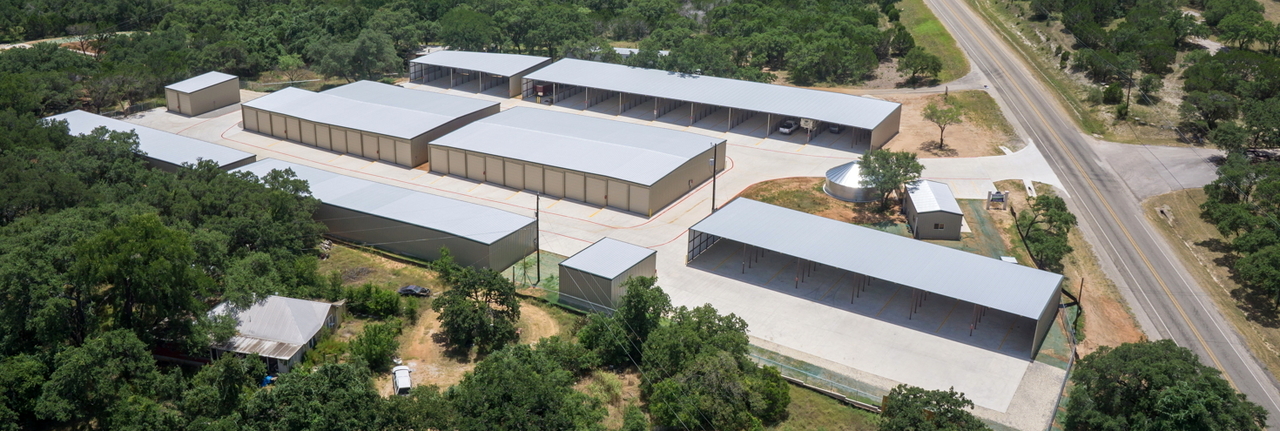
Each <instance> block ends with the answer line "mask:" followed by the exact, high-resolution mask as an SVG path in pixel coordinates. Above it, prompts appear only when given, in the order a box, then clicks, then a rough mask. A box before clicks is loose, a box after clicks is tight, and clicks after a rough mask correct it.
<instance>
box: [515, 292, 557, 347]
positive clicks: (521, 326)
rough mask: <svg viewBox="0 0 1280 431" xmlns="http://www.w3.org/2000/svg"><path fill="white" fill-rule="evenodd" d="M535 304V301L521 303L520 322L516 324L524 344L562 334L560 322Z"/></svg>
mask: <svg viewBox="0 0 1280 431" xmlns="http://www.w3.org/2000/svg"><path fill="white" fill-rule="evenodd" d="M535 304H536V303H535V302H533V301H524V302H523V303H521V304H520V322H519V323H517V324H516V330H518V331H520V342H521V343H524V344H533V343H537V342H538V340H541V339H543V338H545V337H550V336H552V335H559V334H560V322H559V321H557V320H556V319H555V318H554V317H552V316H551V313H548V312H547V310H545V309H543V308H542V306H539V305H535Z"/></svg>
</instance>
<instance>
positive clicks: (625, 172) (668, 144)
mask: <svg viewBox="0 0 1280 431" xmlns="http://www.w3.org/2000/svg"><path fill="white" fill-rule="evenodd" d="M725 148H726V147H725V140H724V138H713V137H709V136H705V135H699V134H696V133H689V132H681V131H676V130H670V129H664V128H659V127H652V126H644V125H639V124H632V123H624V122H620V121H614V120H607V119H602V118H593V117H586V116H582V115H575V114H569V113H564V112H555V111H549V110H545V109H537V108H512V109H508V110H506V111H503V112H502V113H500V114H497V115H494V116H491V117H487V118H485V119H483V120H479V121H476V122H474V123H471V124H470V125H467V126H465V127H463V128H461V129H458V131H456V132H453V133H450V134H448V135H445V136H444V137H442V138H439V139H436V140H434V141H431V171H432V172H437V173H441V174H452V175H457V176H460V177H465V178H470V179H473V180H476V181H485V182H491V183H495V184H499V185H502V186H506V187H511V188H513V189H516V190H531V191H534V192H538V193H545V194H547V195H551V196H556V197H565V198H569V199H573V200H577V201H582V202H586V203H588V204H592V205H599V206H608V207H613V208H617V209H621V210H624V211H631V212H634V213H637V214H642V215H646V216H652V215H653V214H654V213H656V212H658V211H659V210H661V209H662V208H664V207H666V206H667V205H668V204H670V203H671V202H674V201H675V200H676V199H679V198H680V197H681V196H684V194H685V193H688V192H689V191H690V190H692V189H693V188H694V187H697V186H698V185H700V184H702V183H703V182H704V181H706V180H708V179H710V178H711V170H712V159H714V160H715V163H714V165H715V166H714V167H715V169H716V171H717V172H719V171H723V170H724V166H725V163H724V160H725V159H724V157H725Z"/></svg>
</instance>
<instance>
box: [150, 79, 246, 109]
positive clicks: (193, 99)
mask: <svg viewBox="0 0 1280 431" xmlns="http://www.w3.org/2000/svg"><path fill="white" fill-rule="evenodd" d="M164 99H165V102H166V103H167V104H168V105H169V110H170V111H174V112H181V113H183V114H186V115H190V116H196V115H200V114H203V113H206V112H209V111H212V110H214V109H218V108H221V107H223V106H229V105H234V104H237V103H240V82H239V80H238V79H236V77H235V75H228V74H225V73H221V72H209V73H206V74H204V75H200V76H197V77H195V78H191V79H188V80H186V81H181V82H178V83H175V84H171V85H169V86H168V87H165V88H164Z"/></svg>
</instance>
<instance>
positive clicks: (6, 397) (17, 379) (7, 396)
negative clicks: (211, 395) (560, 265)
mask: <svg viewBox="0 0 1280 431" xmlns="http://www.w3.org/2000/svg"><path fill="white" fill-rule="evenodd" d="M48 373H49V370H48V366H47V365H46V364H45V361H43V360H41V359H40V358H39V357H37V356H35V355H13V356H7V357H4V358H3V359H0V431H18V430H21V429H35V428H36V426H35V424H34V422H35V407H36V400H37V399H38V398H39V397H40V387H41V385H43V384H44V382H45V376H47V375H48ZM641 417H642V418H643V415H641Z"/></svg>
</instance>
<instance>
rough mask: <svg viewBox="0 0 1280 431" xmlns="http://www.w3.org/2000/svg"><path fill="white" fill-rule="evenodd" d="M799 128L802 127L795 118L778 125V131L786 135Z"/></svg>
mask: <svg viewBox="0 0 1280 431" xmlns="http://www.w3.org/2000/svg"><path fill="white" fill-rule="evenodd" d="M799 128H800V125H799V124H798V123H796V122H795V121H794V120H787V121H783V122H782V124H780V125H778V132H779V133H782V134H784V135H790V134H791V133H792V132H795V131H796V129H799Z"/></svg>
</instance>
